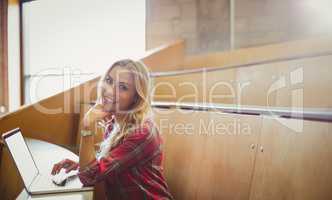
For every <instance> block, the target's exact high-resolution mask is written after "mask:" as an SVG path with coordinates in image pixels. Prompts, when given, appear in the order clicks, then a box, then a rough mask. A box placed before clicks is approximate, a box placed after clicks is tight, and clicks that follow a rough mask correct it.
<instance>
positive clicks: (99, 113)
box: [83, 103, 112, 129]
mask: <svg viewBox="0 0 332 200" xmlns="http://www.w3.org/2000/svg"><path fill="white" fill-rule="evenodd" d="M111 117H112V113H109V112H106V111H104V110H103V105H102V104H99V103H96V104H95V105H94V106H93V107H92V108H90V109H89V111H88V112H87V113H86V114H85V115H84V118H83V128H85V129H93V128H94V126H95V124H96V122H97V121H98V120H106V121H107V119H111Z"/></svg>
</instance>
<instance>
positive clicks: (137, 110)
mask: <svg viewBox="0 0 332 200" xmlns="http://www.w3.org/2000/svg"><path fill="white" fill-rule="evenodd" d="M116 66H117V67H123V68H125V69H127V70H129V71H130V72H131V73H132V74H133V76H134V84H135V89H136V100H135V101H134V103H133V105H132V106H131V107H130V110H128V111H127V112H126V113H125V117H124V120H123V122H124V123H123V124H121V126H120V131H119V132H118V133H117V135H115V136H113V137H112V138H111V140H110V141H109V143H110V144H108V145H110V146H109V148H112V147H114V146H116V145H117V144H118V143H119V142H120V141H121V140H122V139H124V138H125V137H126V136H127V135H129V134H130V133H131V132H132V130H133V129H135V128H137V127H140V126H142V125H143V123H144V121H145V119H147V118H150V117H151V97H150V88H151V80H150V76H149V70H148V68H147V67H146V66H145V64H144V63H143V62H141V61H133V60H130V59H124V60H119V61H117V62H115V63H114V64H113V65H112V66H111V67H110V68H109V69H108V70H107V71H106V73H105V74H104V75H103V76H102V77H101V79H100V81H99V83H98V89H97V98H98V99H100V98H101V96H102V87H103V84H104V82H105V78H106V76H107V75H108V74H109V72H110V71H111V70H112V69H113V68H114V67H116Z"/></svg>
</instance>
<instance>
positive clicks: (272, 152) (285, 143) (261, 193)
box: [250, 117, 332, 200]
mask: <svg viewBox="0 0 332 200" xmlns="http://www.w3.org/2000/svg"><path fill="white" fill-rule="evenodd" d="M331 133H332V123H327V122H317V121H306V120H304V121H303V120H297V119H282V118H278V120H275V119H273V118H270V117H265V118H264V119H263V122H262V134H261V138H260V143H261V146H262V147H263V152H262V151H258V155H257V159H256V168H255V172H254V179H253V186H252V190H251V196H250V199H251V200H259V199H261V200H265V199H271V200H274V199H275V200H277V199H278V200H279V199H284V200H315V199H321V200H329V199H332V191H331V185H332V175H331V168H332V159H331V155H332V145H331V143H332V134H331Z"/></svg>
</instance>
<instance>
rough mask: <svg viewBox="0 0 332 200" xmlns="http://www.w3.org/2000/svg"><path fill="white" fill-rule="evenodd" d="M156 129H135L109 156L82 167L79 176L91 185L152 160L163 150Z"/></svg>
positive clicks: (83, 181)
mask: <svg viewBox="0 0 332 200" xmlns="http://www.w3.org/2000/svg"><path fill="white" fill-rule="evenodd" d="M155 131H156V129H155V128H147V127H145V128H143V129H140V130H137V131H134V132H133V133H132V134H130V136H128V137H127V138H126V139H124V141H123V142H122V143H121V144H119V145H118V146H116V147H115V148H114V149H112V150H111V151H110V153H109V155H108V156H107V157H105V158H102V159H100V161H97V160H96V159H94V160H93V161H91V162H90V163H89V164H88V165H87V166H86V167H85V168H80V172H79V174H78V176H79V177H80V180H81V182H82V183H83V184H84V185H85V186H91V185H94V184H95V183H96V182H98V181H102V180H104V179H105V178H112V177H113V175H114V174H115V173H119V172H121V171H123V170H125V169H128V168H130V167H132V166H135V165H139V164H141V163H142V164H143V163H144V162H146V161H149V160H151V159H152V158H153V157H154V156H156V155H158V154H159V153H160V152H161V149H160V148H161V146H160V145H161V141H160V138H159V137H158V136H157V135H158V133H157V132H155Z"/></svg>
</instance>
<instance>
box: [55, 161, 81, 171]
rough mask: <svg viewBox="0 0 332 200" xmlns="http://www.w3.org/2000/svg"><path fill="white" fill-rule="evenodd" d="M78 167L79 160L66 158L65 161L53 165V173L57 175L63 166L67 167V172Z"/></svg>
mask: <svg viewBox="0 0 332 200" xmlns="http://www.w3.org/2000/svg"><path fill="white" fill-rule="evenodd" d="M78 167H79V164H78V163H77V162H75V161H73V160H70V159H64V160H63V161H61V162H59V163H57V164H55V165H53V169H52V172H51V174H52V175H56V174H58V173H59V172H60V171H61V169H63V168H64V169H66V173H68V172H70V171H72V170H76V169H77V168H78Z"/></svg>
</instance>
